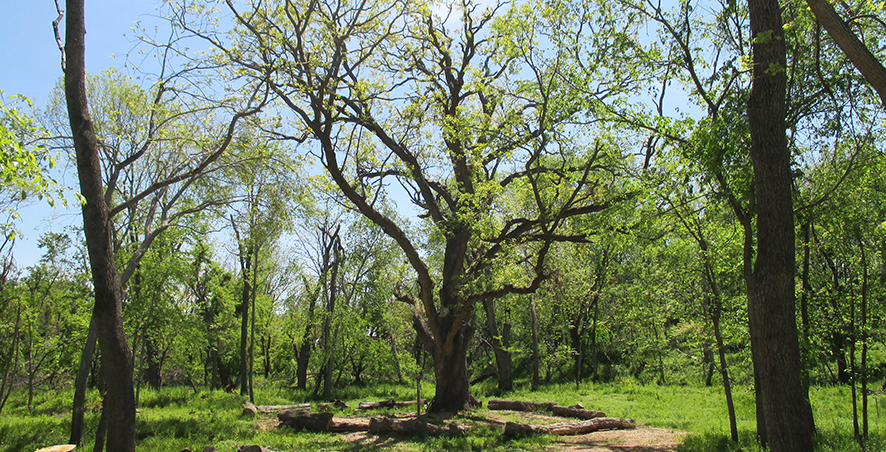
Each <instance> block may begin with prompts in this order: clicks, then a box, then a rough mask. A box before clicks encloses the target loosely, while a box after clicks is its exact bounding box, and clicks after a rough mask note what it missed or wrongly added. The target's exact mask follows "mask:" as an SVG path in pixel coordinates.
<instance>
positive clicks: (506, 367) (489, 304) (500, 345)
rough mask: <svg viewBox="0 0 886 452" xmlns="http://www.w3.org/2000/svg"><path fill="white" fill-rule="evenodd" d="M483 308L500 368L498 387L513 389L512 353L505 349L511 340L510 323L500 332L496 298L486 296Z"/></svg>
mask: <svg viewBox="0 0 886 452" xmlns="http://www.w3.org/2000/svg"><path fill="white" fill-rule="evenodd" d="M483 308H484V310H485V311H486V329H487V332H488V334H489V341H490V342H491V343H492V351H493V352H494V354H495V364H496V368H497V369H498V389H501V390H502V391H512V390H513V389H514V379H513V376H512V373H511V353H510V352H508V351H507V350H505V348H507V347H508V345H509V342H510V329H511V328H510V324H508V323H505V325H504V328H503V329H502V331H501V332H499V330H498V322H497V321H496V318H495V300H492V299H489V298H484V299H483Z"/></svg>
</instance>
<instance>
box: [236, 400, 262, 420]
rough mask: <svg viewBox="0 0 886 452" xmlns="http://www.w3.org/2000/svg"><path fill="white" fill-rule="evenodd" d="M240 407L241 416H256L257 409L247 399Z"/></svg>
mask: <svg viewBox="0 0 886 452" xmlns="http://www.w3.org/2000/svg"><path fill="white" fill-rule="evenodd" d="M240 406H241V407H243V416H246V417H255V415H257V414H258V407H256V406H255V404H254V403H252V402H250V401H249V399H246V400H244V401H243V404H242V405H240Z"/></svg>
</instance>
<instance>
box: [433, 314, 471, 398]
mask: <svg viewBox="0 0 886 452" xmlns="http://www.w3.org/2000/svg"><path fill="white" fill-rule="evenodd" d="M441 320H442V319H441ZM441 326H442V325H441ZM450 328H457V327H456V326H450V327H449V328H446V329H443V328H441V332H442V333H443V334H451V333H450V331H449V329H450ZM457 329H458V330H459V331H456V332H454V334H455V337H454V338H453V340H452V342H451V347H445V346H444V344H445V343H446V341H445V340H443V338H440V339H438V340H436V341H434V377H435V379H436V383H437V386H436V393H435V394H434V400H433V401H432V402H431V406H430V407H429V408H428V413H457V412H459V411H463V410H466V409H469V408H471V406H470V396H471V394H470V381H469V379H468V361H467V351H468V344H469V343H470V341H471V337H472V336H473V329H472V328H471V327H470V326H467V325H461V328H457Z"/></svg>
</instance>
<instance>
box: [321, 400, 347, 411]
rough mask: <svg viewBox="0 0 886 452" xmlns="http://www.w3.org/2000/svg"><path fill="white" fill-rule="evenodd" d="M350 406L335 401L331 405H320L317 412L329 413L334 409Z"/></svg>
mask: <svg viewBox="0 0 886 452" xmlns="http://www.w3.org/2000/svg"><path fill="white" fill-rule="evenodd" d="M347 407H348V404H347V403H344V402H342V401H341V400H338V399H335V400H333V401H332V402H329V403H318V404H317V411H321V412H322V411H329V410H330V409H332V408H347Z"/></svg>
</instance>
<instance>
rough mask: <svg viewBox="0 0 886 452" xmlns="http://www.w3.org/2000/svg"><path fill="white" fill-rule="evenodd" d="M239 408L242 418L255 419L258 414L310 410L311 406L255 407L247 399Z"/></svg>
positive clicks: (306, 404)
mask: <svg viewBox="0 0 886 452" xmlns="http://www.w3.org/2000/svg"><path fill="white" fill-rule="evenodd" d="M241 407H243V415H244V416H249V417H255V415H256V414H258V413H262V414H271V413H279V412H281V411H291V410H310V409H311V404H310V403H299V404H295V405H255V404H254V403H252V402H250V401H249V400H248V399H247V400H244V401H243V404H242V405H241Z"/></svg>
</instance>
